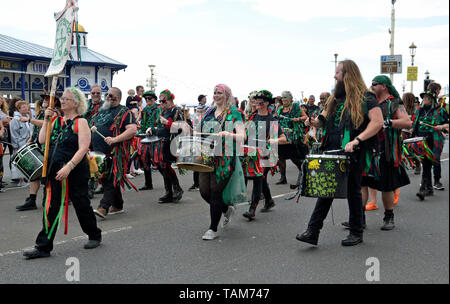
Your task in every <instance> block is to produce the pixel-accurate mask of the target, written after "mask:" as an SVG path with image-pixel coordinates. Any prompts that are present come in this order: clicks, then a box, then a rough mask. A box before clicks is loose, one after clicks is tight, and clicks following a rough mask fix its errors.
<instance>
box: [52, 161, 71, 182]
mask: <svg viewBox="0 0 450 304" xmlns="http://www.w3.org/2000/svg"><path fill="white" fill-rule="evenodd" d="M71 171H72V168H70V166H69V165H65V166H64V167H62V169H61V170H59V171H58V173H56V178H55V179H56V180H57V181H62V180H65V179H66V178H67V177H68V176H69V174H70V172H71Z"/></svg>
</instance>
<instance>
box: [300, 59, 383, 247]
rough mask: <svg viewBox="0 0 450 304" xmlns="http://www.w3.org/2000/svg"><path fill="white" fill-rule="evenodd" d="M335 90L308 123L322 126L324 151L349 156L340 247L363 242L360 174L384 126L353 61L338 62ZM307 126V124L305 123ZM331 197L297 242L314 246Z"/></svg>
mask: <svg viewBox="0 0 450 304" xmlns="http://www.w3.org/2000/svg"><path fill="white" fill-rule="evenodd" d="M334 78H335V79H336V81H337V83H336V88H335V91H334V93H333V95H332V96H331V97H330V99H329V101H328V102H327V104H326V107H325V109H324V110H323V112H322V114H320V115H319V116H318V117H317V118H316V119H314V120H312V121H311V124H312V125H314V126H315V127H317V128H320V127H323V128H324V134H323V144H322V147H321V149H322V150H323V151H330V150H337V149H342V150H344V151H345V152H347V153H349V154H350V159H349V165H348V174H349V175H348V184H347V199H348V207H349V223H350V225H349V226H350V234H349V235H348V236H347V238H346V239H344V240H343V241H342V245H343V246H354V245H357V244H359V243H361V242H362V241H363V226H362V207H361V206H362V196H361V174H362V172H363V168H364V165H365V164H364V163H365V160H366V159H367V158H366V156H367V153H368V152H370V148H371V145H372V144H373V137H374V136H375V135H376V134H377V132H378V131H379V130H380V129H381V128H382V126H383V123H384V121H383V115H382V113H381V109H380V108H379V105H378V101H377V99H376V97H375V95H374V94H373V93H371V92H369V91H368V90H367V87H366V85H365V84H364V80H363V78H362V76H361V73H360V71H359V68H358V66H357V65H356V63H355V62H353V61H352V60H345V61H342V62H340V63H339V65H338V66H337V68H336V74H335V76H334ZM307 124H308V125H309V122H307ZM332 203H333V198H319V199H318V200H317V203H316V207H315V209H314V211H313V214H312V215H311V219H310V221H309V224H308V228H307V230H306V231H305V232H304V233H303V234H298V235H297V237H296V238H297V240H299V241H302V242H306V243H309V244H313V245H317V242H318V239H319V233H320V230H321V229H322V227H323V221H324V220H325V218H326V217H327V214H328V211H329V210H330V208H331V204H332Z"/></svg>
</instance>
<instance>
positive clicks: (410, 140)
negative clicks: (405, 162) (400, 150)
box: [403, 137, 425, 144]
mask: <svg viewBox="0 0 450 304" xmlns="http://www.w3.org/2000/svg"><path fill="white" fill-rule="evenodd" d="M424 140H425V137H413V138H409V139H405V140H404V141H403V143H404V144H411V143H416V142H421V141H424Z"/></svg>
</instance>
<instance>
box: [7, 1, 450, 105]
mask: <svg viewBox="0 0 450 304" xmlns="http://www.w3.org/2000/svg"><path fill="white" fill-rule="evenodd" d="M64 3H65V0H46V1H25V0H14V1H7V2H6V1H4V3H3V2H2V12H3V13H2V18H0V32H1V33H2V34H5V35H8V36H12V37H15V38H18V39H23V40H26V41H30V42H34V43H37V44H40V45H43V46H47V47H52V46H53V43H54V41H53V40H54V30H55V23H54V19H53V12H55V11H59V10H61V9H62V8H63V7H64ZM79 7H80V11H79V22H80V24H82V25H83V26H84V27H85V28H86V30H87V31H88V32H89V34H88V46H89V48H91V49H93V50H95V51H97V52H100V53H102V54H104V55H106V56H109V57H111V58H113V59H115V60H117V61H120V62H122V63H124V64H126V65H128V68H127V69H126V70H125V71H121V72H120V73H119V74H118V75H116V77H115V79H114V83H113V84H114V85H115V86H118V87H120V88H121V89H122V90H123V91H127V90H128V89H130V88H134V87H135V86H136V85H138V84H142V85H145V83H146V79H147V78H148V77H149V75H150V69H149V68H148V65H150V64H154V65H156V70H155V75H156V77H157V79H158V87H157V92H160V91H162V90H164V89H170V90H172V92H173V93H174V94H175V96H176V99H175V101H176V103H178V104H195V103H197V96H198V95H199V94H206V95H208V102H211V101H212V93H213V88H214V85H216V84H218V83H225V84H227V85H229V86H230V87H231V89H232V90H233V93H234V95H235V96H236V97H238V98H239V100H243V99H247V96H248V93H249V92H251V91H253V90H261V89H267V90H270V91H271V92H272V93H273V94H274V95H280V94H281V91H283V90H290V91H291V92H292V93H293V95H294V97H295V98H296V99H300V98H301V97H302V93H301V92H303V95H304V96H305V97H308V96H309V95H311V94H312V95H315V96H316V99H318V95H319V94H320V93H321V92H322V91H330V90H331V89H332V87H333V84H334V80H333V76H334V54H335V53H337V54H338V60H343V59H352V60H354V61H355V62H356V63H357V64H358V65H359V67H360V69H361V72H362V74H363V77H364V80H365V82H366V84H367V85H369V84H370V82H371V80H372V79H373V77H375V76H376V75H378V74H379V73H380V56H381V55H389V54H390V50H389V43H390V34H389V28H390V26H391V7H392V4H391V0H343V1H335V0H316V1H298V0H277V1H273V0H164V1H163V0H145V1H141V0H128V1H123V0H109V1H106V0H90V1H87V0H79ZM395 8H396V27H395V54H398V55H403V73H402V74H395V76H394V84H395V86H396V87H397V90H398V91H399V92H402V91H403V86H404V85H405V89H406V91H410V89H411V84H410V82H406V68H407V66H409V65H410V62H411V56H410V55H409V46H410V45H411V43H412V42H414V44H415V45H417V55H416V58H415V65H416V66H418V67H419V79H418V82H415V83H414V93H415V94H416V95H418V94H419V93H420V92H421V91H422V89H423V79H424V77H425V75H424V73H425V71H426V70H428V71H429V72H430V75H431V78H432V79H435V80H436V81H437V82H439V83H441V84H442V85H443V87H445V86H447V85H448V84H449V71H448V67H449V4H448V1H447V0H408V1H406V0H398V1H397V2H396V4H395Z"/></svg>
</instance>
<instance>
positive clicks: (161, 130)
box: [156, 107, 183, 138]
mask: <svg viewBox="0 0 450 304" xmlns="http://www.w3.org/2000/svg"><path fill="white" fill-rule="evenodd" d="M161 116H162V117H164V118H165V119H167V120H169V121H172V122H175V121H178V120H182V119H183V117H182V116H181V110H180V109H178V108H177V107H173V108H172V109H170V110H163V112H162V114H161ZM180 132H181V131H179V132H178V133H180ZM170 135H171V134H170V128H169V129H168V128H167V127H166V125H163V124H161V122H159V123H158V130H157V131H156V136H158V137H160V138H170Z"/></svg>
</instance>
